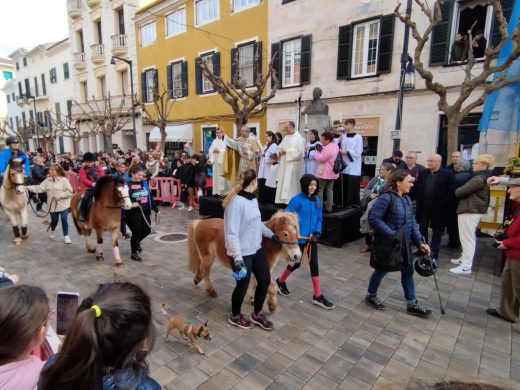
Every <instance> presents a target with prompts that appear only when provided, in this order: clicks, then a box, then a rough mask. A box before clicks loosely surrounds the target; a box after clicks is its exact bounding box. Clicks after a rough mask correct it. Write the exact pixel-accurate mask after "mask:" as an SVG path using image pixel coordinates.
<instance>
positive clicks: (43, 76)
mask: <svg viewBox="0 0 520 390" xmlns="http://www.w3.org/2000/svg"><path fill="white" fill-rule="evenodd" d="M42 94H43V95H44V96H45V95H47V86H46V85H45V73H42Z"/></svg>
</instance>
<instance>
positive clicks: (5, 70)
mask: <svg viewBox="0 0 520 390" xmlns="http://www.w3.org/2000/svg"><path fill="white" fill-rule="evenodd" d="M13 77H14V63H13V61H11V60H10V59H9V58H2V57H0V123H3V122H4V121H5V120H7V104H8V101H10V100H11V97H10V96H9V98H8V97H7V94H6V93H5V91H3V88H4V87H5V84H6V83H8V82H9V81H10V80H12V79H13Z"/></svg>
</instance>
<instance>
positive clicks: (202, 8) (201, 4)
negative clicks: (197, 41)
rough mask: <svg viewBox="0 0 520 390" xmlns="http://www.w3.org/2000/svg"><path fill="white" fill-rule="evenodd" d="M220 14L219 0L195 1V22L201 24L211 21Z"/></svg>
mask: <svg viewBox="0 0 520 390" xmlns="http://www.w3.org/2000/svg"><path fill="white" fill-rule="evenodd" d="M218 16H219V1H218V0H196V1H195V24H196V25H197V26H200V25H201V24H204V23H209V22H211V21H213V20H215V19H218Z"/></svg>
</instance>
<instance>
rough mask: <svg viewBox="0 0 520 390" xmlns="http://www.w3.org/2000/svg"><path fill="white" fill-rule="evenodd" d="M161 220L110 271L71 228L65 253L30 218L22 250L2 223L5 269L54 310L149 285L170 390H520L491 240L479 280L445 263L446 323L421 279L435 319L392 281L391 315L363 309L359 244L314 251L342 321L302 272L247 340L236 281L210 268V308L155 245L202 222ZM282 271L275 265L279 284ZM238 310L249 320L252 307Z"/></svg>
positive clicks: (519, 366) (513, 337)
mask: <svg viewBox="0 0 520 390" xmlns="http://www.w3.org/2000/svg"><path fill="white" fill-rule="evenodd" d="M161 210H162V211H161V224H160V226H159V227H157V230H158V233H159V235H152V236H150V237H149V238H147V239H146V240H145V241H144V243H143V248H144V252H143V255H142V257H143V258H144V262H143V263H135V262H132V261H129V260H126V263H125V266H124V267H123V268H122V269H121V270H120V271H115V268H114V267H113V265H112V253H111V251H110V250H105V258H106V260H105V261H104V262H100V263H96V261H95V259H94V256H93V255H92V254H88V253H86V250H85V249H84V246H83V242H82V240H81V239H80V237H79V236H78V235H77V233H76V232H75V230H73V229H74V228H73V226H72V224H71V232H70V236H71V238H72V241H73V242H72V245H65V244H64V243H63V241H62V235H61V231H60V230H59V229H60V227H58V234H57V235H56V236H57V237H56V238H55V239H54V240H53V241H52V240H50V239H49V238H48V237H47V234H46V232H45V228H46V225H43V224H42V220H41V219H37V218H36V217H35V216H34V215H31V220H30V229H29V231H30V237H29V239H28V240H27V241H25V242H23V244H22V245H21V246H19V247H15V246H14V244H13V243H12V231H11V228H10V226H9V225H8V223H7V222H6V220H5V219H2V220H3V222H4V223H3V224H2V226H0V237H2V238H1V244H0V245H1V246H0V248H1V250H0V266H3V267H5V268H6V269H7V270H8V271H10V272H12V273H17V274H19V275H20V276H21V278H22V281H23V282H27V283H35V284H38V285H41V286H44V287H45V289H46V290H47V292H48V294H49V296H50V297H51V299H52V300H53V301H55V294H56V292H57V291H59V290H66V291H79V292H80V294H81V296H82V297H85V296H86V295H87V294H88V293H89V292H91V291H93V290H94V289H95V286H96V284H97V283H99V282H106V281H110V280H112V279H113V277H114V272H118V273H120V274H121V276H122V278H124V279H128V280H131V281H139V282H141V283H145V284H147V286H148V287H149V290H150V293H151V295H152V297H153V305H154V313H155V317H156V321H157V326H158V330H159V331H158V333H159V335H158V337H157V341H156V345H155V348H154V350H153V352H152V353H151V356H150V358H149V362H150V368H151V372H152V376H153V377H154V378H155V379H156V380H157V381H158V382H159V383H160V384H161V385H163V386H164V388H166V389H191V388H200V389H225V388H232V387H237V388H240V389H263V388H268V389H300V388H304V389H325V388H326V389H328V390H329V389H334V388H338V389H369V388H383V387H384V388H397V389H399V388H405V387H406V386H409V387H416V388H422V387H423V384H424V383H425V382H435V381H437V380H442V379H463V380H472V379H493V380H499V381H504V382H506V383H508V382H511V383H512V384H513V385H516V386H519V384H520V335H519V332H518V331H519V329H520V326H519V325H511V324H509V323H506V322H503V321H501V320H498V319H496V318H490V317H488V316H487V315H486V313H485V309H486V308H487V307H489V306H490V304H491V306H496V305H497V303H498V298H499V287H500V278H499V275H498V271H497V269H498V268H497V267H499V264H500V260H499V256H498V255H497V253H496V251H495V249H494V248H493V247H492V246H491V242H490V240H489V239H479V245H478V251H477V256H476V266H475V268H474V269H475V271H476V273H474V274H473V275H471V276H459V277H457V276H454V275H452V274H451V273H450V272H449V271H448V269H449V268H450V264H449V258H450V253H447V252H445V253H444V254H443V256H441V263H442V264H441V269H440V270H439V272H438V280H439V288H440V290H441V296H442V299H443V302H444V303H445V304H446V314H445V315H442V316H441V314H440V312H439V306H438V298H437V294H436V292H435V289H434V281H433V279H432V278H422V277H420V276H417V275H416V279H415V280H416V290H417V295H418V298H419V299H420V301H421V302H422V303H424V304H425V305H426V306H428V307H429V308H431V309H432V310H433V315H432V317H431V318H429V319H419V318H415V317H412V316H410V315H407V314H406V311H405V305H404V301H403V296H402V295H403V294H402V289H401V285H400V278H399V275H398V274H397V273H393V274H389V275H388V276H387V278H386V279H385V280H384V282H383V283H382V285H381V288H380V298H381V299H383V300H384V302H385V304H386V307H387V308H386V310H384V311H376V310H373V309H371V308H369V307H368V306H366V305H365V304H364V303H363V302H362V301H363V298H364V295H365V292H366V288H367V283H368V279H369V276H370V274H371V268H370V266H369V265H368V259H369V255H368V254H360V253H359V252H358V248H359V246H360V245H361V242H360V241H358V242H354V243H351V244H348V245H345V246H344V247H343V248H340V249H338V248H331V247H326V246H323V245H320V246H319V262H320V273H321V281H322V290H323V293H324V295H325V296H326V297H327V298H328V299H330V300H331V301H332V302H334V303H335V304H336V309H335V310H331V311H326V310H324V309H321V308H319V307H317V306H315V305H312V303H311V299H312V284H311V281H310V275H309V271H308V269H306V268H305V267H302V269H300V270H298V271H296V273H295V274H293V275H292V276H291V278H289V280H288V286H289V289H290V290H291V292H292V294H291V295H290V296H289V297H279V308H278V310H277V311H276V312H275V313H274V315H273V316H272V321H273V323H274V325H275V328H274V330H273V331H272V332H266V331H263V330H261V329H259V328H258V327H256V328H254V329H252V330H241V329H238V328H234V327H233V328H232V327H231V326H230V325H229V324H228V323H227V314H228V310H229V307H230V297H231V291H232V289H233V285H234V281H233V279H232V278H231V275H230V273H229V271H227V270H224V268H223V267H222V266H221V265H220V264H215V266H214V267H213V272H212V278H213V282H214V285H215V287H216V289H217V291H218V293H219V296H218V297H217V298H209V297H207V296H206V294H205V292H204V289H203V286H202V285H199V286H197V287H195V286H194V284H193V275H192V273H191V272H190V271H189V270H188V269H187V266H186V264H187V255H186V249H185V248H186V242H185V241H181V242H179V241H177V242H161V241H159V236H160V234H161V233H162V234H165V233H185V232H186V227H187V225H188V223H189V222H190V220H191V219H193V218H195V217H196V214H195V213H188V212H187V211H181V210H171V209H169V208H167V207H162V208H161ZM31 214H32V213H31ZM0 218H3V217H0ZM107 239H108V238H107ZM105 246H106V245H105ZM120 246H121V254H122V256H123V257H124V258H125V259H128V258H129V255H130V253H129V247H130V245H129V242H127V241H124V240H121V241H120ZM451 255H452V256H451V257H453V255H455V254H453V253H452V254H451ZM282 267H283V265H282V264H278V266H277V267H276V270H275V271H274V273H273V277H276V276H277V275H278V274H279V273H280V271H281V269H282ZM162 303H165V304H166V306H167V308H168V311H169V312H171V313H174V312H175V313H179V314H181V315H183V316H185V317H187V318H197V319H200V320H209V326H210V329H211V334H212V340H211V341H210V342H207V341H202V342H200V345H201V346H202V348H203V349H204V350H205V352H206V355H199V354H197V353H196V352H195V351H194V350H193V349H191V348H190V347H189V346H188V345H186V344H185V343H184V342H181V341H179V340H178V339H176V338H175V337H173V338H170V340H169V341H168V342H165V340H164V323H165V317H164V315H162V314H161V313H160V306H161V304H162ZM243 309H244V313H249V312H250V310H251V306H249V305H247V304H245V305H244V308H243ZM388 385H390V386H389V387H385V386H388ZM392 385H393V386H392Z"/></svg>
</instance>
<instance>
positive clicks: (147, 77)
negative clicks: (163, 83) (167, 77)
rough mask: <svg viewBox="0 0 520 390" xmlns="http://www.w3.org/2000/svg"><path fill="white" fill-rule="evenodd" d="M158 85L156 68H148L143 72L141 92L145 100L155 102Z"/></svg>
mask: <svg viewBox="0 0 520 390" xmlns="http://www.w3.org/2000/svg"><path fill="white" fill-rule="evenodd" d="M157 85H158V80H157V70H156V69H148V70H145V71H144V72H143V73H141V93H142V98H143V102H145V103H150V102H153V99H154V94H155V91H156V88H157Z"/></svg>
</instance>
